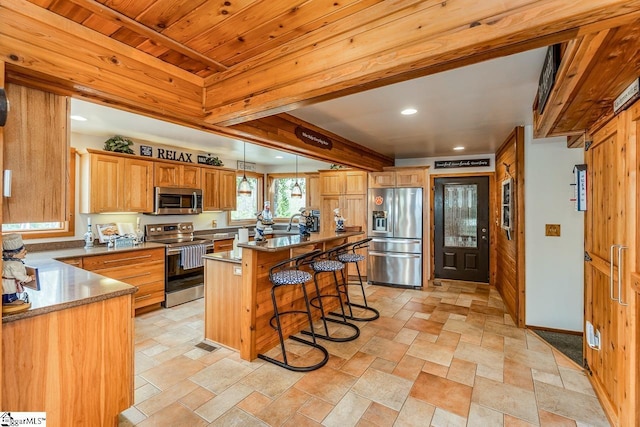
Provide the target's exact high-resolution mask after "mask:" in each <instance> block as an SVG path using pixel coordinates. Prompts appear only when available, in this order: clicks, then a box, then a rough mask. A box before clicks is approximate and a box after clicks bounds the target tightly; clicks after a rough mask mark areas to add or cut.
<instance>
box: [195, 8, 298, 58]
mask: <svg viewBox="0 0 640 427" xmlns="http://www.w3.org/2000/svg"><path fill="white" fill-rule="evenodd" d="M308 1H309V0H297V1H296V2H295V3H294V4H292V2H291V1H289V0H269V1H268V2H264V1H258V2H254V3H253V4H252V5H251V6H250V7H247V8H245V9H244V10H243V11H242V13H237V14H235V15H233V16H231V17H229V18H227V20H225V21H224V25H216V26H214V27H211V28H209V29H207V30H206V31H204V32H203V33H201V34H199V35H197V36H195V37H193V38H191V39H190V40H189V41H188V42H186V44H187V45H188V46H190V47H191V48H193V49H195V50H197V51H199V52H208V51H210V50H212V49H214V48H216V47H217V46H219V45H221V44H223V43H225V42H227V41H228V40H231V39H234V38H236V37H238V34H241V33H242V32H243V31H245V29H246V28H250V27H252V26H258V25H260V24H261V23H262V22H264V21H265V20H266V21H270V20H272V19H274V18H277V17H278V16H281V15H282V14H285V13H287V12H290V11H291V10H295V9H297V8H299V7H300V6H301V5H304V4H305V3H308Z"/></svg>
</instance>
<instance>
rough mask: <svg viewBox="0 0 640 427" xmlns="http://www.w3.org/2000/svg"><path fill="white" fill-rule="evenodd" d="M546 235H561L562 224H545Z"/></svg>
mask: <svg viewBox="0 0 640 427" xmlns="http://www.w3.org/2000/svg"><path fill="white" fill-rule="evenodd" d="M544 235H545V236H552V237H560V224H545V225H544Z"/></svg>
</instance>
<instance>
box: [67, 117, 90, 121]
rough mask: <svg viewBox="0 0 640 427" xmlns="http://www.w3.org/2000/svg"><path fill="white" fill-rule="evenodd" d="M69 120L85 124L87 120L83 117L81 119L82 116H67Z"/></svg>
mask: <svg viewBox="0 0 640 427" xmlns="http://www.w3.org/2000/svg"><path fill="white" fill-rule="evenodd" d="M69 118H70V119H71V120H75V121H78V122H86V121H87V119H86V118H85V117H82V116H69Z"/></svg>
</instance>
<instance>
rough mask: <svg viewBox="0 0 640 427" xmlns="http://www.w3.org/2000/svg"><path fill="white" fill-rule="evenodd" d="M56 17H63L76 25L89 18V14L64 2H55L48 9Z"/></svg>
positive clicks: (62, 0) (58, 0) (60, 0)
mask: <svg viewBox="0 0 640 427" xmlns="http://www.w3.org/2000/svg"><path fill="white" fill-rule="evenodd" d="M48 9H49V11H50V12H53V13H55V14H56V15H60V16H64V17H65V18H67V19H70V20H72V21H74V22H77V23H78V24H81V23H82V22H83V21H84V20H85V19H87V18H88V17H89V16H91V12H90V11H88V10H86V9H84V8H82V7H78V6H77V5H75V4H73V3H71V2H68V1H66V0H57V1H55V2H53V4H51V6H50V7H49V8H48Z"/></svg>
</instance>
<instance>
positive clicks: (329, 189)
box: [320, 171, 344, 196]
mask: <svg viewBox="0 0 640 427" xmlns="http://www.w3.org/2000/svg"><path fill="white" fill-rule="evenodd" d="M320 194H322V195H323V196H339V195H341V194H344V178H343V175H342V172H338V171H336V172H321V173H320Z"/></svg>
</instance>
